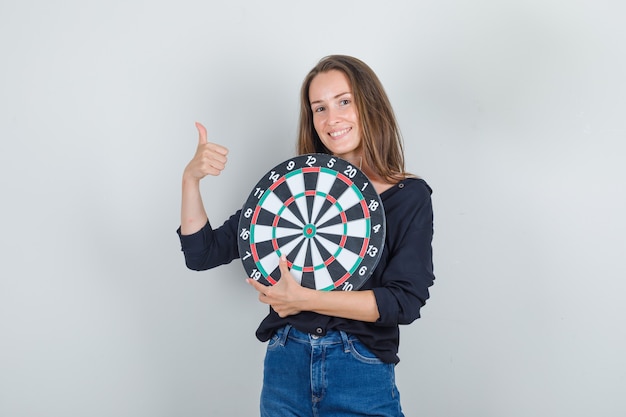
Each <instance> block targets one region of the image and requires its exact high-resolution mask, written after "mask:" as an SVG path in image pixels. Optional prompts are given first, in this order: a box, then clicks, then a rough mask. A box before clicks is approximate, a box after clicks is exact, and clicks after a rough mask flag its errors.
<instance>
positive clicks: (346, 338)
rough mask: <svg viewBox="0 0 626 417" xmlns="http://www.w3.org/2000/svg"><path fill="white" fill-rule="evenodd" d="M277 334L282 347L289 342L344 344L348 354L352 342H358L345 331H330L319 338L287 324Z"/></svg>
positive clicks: (317, 344) (316, 344)
mask: <svg viewBox="0 0 626 417" xmlns="http://www.w3.org/2000/svg"><path fill="white" fill-rule="evenodd" d="M276 333H277V334H278V336H279V338H280V340H279V343H280V344H281V345H282V346H284V345H285V343H287V340H290V341H294V342H298V343H307V344H310V345H312V346H313V345H314V346H322V345H337V344H342V345H343V349H344V351H346V352H349V351H350V341H352V340H357V338H356V337H355V336H352V335H350V334H348V333H346V332H344V331H343V330H328V331H327V332H326V335H324V336H318V335H315V334H310V333H305V332H301V331H300V330H298V329H296V328H295V327H293V326H292V325H291V324H287V325H285V326H284V327H282V328H281V329H278V330H277V332H276Z"/></svg>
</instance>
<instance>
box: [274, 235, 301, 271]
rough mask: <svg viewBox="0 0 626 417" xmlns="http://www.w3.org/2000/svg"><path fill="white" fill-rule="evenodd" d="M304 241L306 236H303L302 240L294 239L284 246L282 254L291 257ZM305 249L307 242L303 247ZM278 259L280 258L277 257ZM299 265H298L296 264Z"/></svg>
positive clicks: (281, 250) (281, 249)
mask: <svg viewBox="0 0 626 417" xmlns="http://www.w3.org/2000/svg"><path fill="white" fill-rule="evenodd" d="M302 239H304V235H301V236H300V238H296V239H293V240H292V241H290V242H288V243H286V244H285V245H283V246H282V247H281V248H280V252H281V253H282V254H284V255H289V254H290V253H291V251H292V250H293V249H294V248H295V247H296V246H298V244H299V243H300V242H301V241H302ZM302 246H303V247H304V246H306V242H305V243H304V245H302ZM277 258H278V257H277ZM296 265H297V264H296Z"/></svg>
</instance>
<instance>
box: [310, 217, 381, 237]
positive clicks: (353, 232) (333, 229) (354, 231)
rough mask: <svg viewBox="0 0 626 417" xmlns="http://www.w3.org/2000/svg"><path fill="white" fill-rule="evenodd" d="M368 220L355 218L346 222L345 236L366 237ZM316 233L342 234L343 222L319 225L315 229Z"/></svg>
mask: <svg viewBox="0 0 626 417" xmlns="http://www.w3.org/2000/svg"><path fill="white" fill-rule="evenodd" d="M367 226H368V222H367V220H366V219H357V220H352V221H349V222H347V223H346V227H347V232H346V233H345V234H346V236H352V237H361V238H366V237H369V236H368V233H367V232H368V229H367ZM317 233H327V234H329V235H339V236H342V235H343V234H344V225H343V223H338V224H333V225H331V226H326V227H320V228H319V229H317Z"/></svg>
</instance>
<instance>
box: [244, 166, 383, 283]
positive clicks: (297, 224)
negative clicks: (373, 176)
mask: <svg viewBox="0 0 626 417" xmlns="http://www.w3.org/2000/svg"><path fill="white" fill-rule="evenodd" d="M238 234H239V238H238V242H239V255H240V257H241V260H242V262H243V266H244V269H245V270H246V272H247V274H248V276H249V277H251V278H253V279H255V280H257V281H259V282H260V283H262V284H264V285H274V284H276V282H277V281H278V280H279V279H280V276H281V273H280V269H279V268H278V261H279V258H280V256H281V255H283V254H284V255H285V256H286V257H287V262H288V265H289V268H290V271H291V275H292V276H293V277H294V278H295V280H296V281H298V282H299V283H300V285H302V286H304V287H307V288H312V289H316V290H322V291H330V290H335V289H339V290H344V291H350V290H357V289H359V288H360V287H361V286H362V285H363V284H364V283H365V281H367V279H368V278H369V277H370V276H371V274H372V272H373V271H374V268H375V267H376V264H377V263H378V260H379V259H380V256H381V254H382V251H383V245H384V242H385V213H384V209H383V205H382V202H381V200H380V196H379V195H378V193H377V192H376V190H375V189H374V187H373V186H372V184H371V183H370V181H369V179H368V178H367V176H365V174H363V172H361V170H360V169H359V168H358V167H356V166H355V165H353V164H350V163H349V162H348V161H345V160H343V159H341V158H338V157H336V156H332V155H327V154H307V155H300V156H297V157H294V158H292V159H289V160H287V161H284V162H283V163H281V164H279V165H277V166H275V167H274V168H273V169H272V170H271V171H269V172H268V173H266V174H265V176H264V177H263V178H261V180H260V181H259V182H258V183H257V184H256V186H255V187H254V188H253V190H252V192H251V193H250V196H249V197H248V200H247V201H246V203H245V205H244V206H243V207H242V210H241V217H240V219H239V230H238Z"/></svg>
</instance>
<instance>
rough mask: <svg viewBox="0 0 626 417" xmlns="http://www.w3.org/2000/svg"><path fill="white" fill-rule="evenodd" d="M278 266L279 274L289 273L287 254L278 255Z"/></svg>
mask: <svg viewBox="0 0 626 417" xmlns="http://www.w3.org/2000/svg"><path fill="white" fill-rule="evenodd" d="M278 268H280V276H283V275H285V274H288V273H289V264H288V263H287V256H286V255H285V254H282V255H281V256H280V261H279V262H278Z"/></svg>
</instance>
